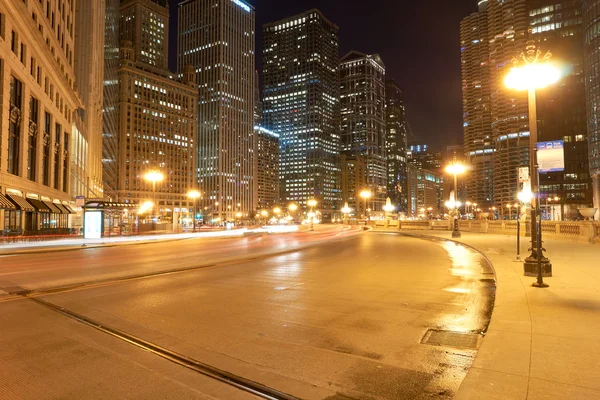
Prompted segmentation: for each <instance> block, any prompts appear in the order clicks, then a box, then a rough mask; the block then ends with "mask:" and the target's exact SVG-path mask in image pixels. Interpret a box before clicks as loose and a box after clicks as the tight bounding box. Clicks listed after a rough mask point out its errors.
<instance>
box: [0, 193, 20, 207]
mask: <svg viewBox="0 0 600 400" xmlns="http://www.w3.org/2000/svg"><path fill="white" fill-rule="evenodd" d="M15 209H16V207H15V205H14V204H13V203H11V201H10V200H9V199H7V198H6V197H4V195H3V194H2V193H0V210H15Z"/></svg>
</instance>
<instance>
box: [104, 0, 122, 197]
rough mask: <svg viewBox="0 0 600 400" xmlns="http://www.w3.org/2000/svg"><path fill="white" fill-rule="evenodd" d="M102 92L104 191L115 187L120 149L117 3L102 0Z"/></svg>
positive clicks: (110, 193)
mask: <svg viewBox="0 0 600 400" xmlns="http://www.w3.org/2000/svg"><path fill="white" fill-rule="evenodd" d="M105 2H106V3H105V4H106V7H105V13H104V18H105V24H104V93H103V99H102V176H103V178H102V181H103V184H104V193H105V194H106V195H107V197H108V196H114V192H115V190H117V179H118V177H117V168H118V165H117V153H118V152H119V149H118V146H119V110H118V103H119V3H120V0H105Z"/></svg>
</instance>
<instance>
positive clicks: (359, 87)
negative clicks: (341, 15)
mask: <svg viewBox="0 0 600 400" xmlns="http://www.w3.org/2000/svg"><path fill="white" fill-rule="evenodd" d="M340 108H341V132H340V137H341V150H342V151H346V152H350V153H351V154H356V155H362V156H363V157H364V159H365V161H366V163H367V170H366V174H367V177H366V179H365V184H366V185H367V187H366V188H365V189H370V190H371V192H372V193H373V198H372V203H371V204H372V207H373V210H374V211H381V210H382V207H383V206H384V205H385V199H386V195H387V160H386V151H385V150H386V149H385V135H386V130H385V65H384V64H383V61H382V60H381V57H380V56H379V55H378V54H374V55H367V54H363V53H359V52H357V51H351V52H349V53H348V54H346V55H345V56H344V57H342V59H341V60H340ZM344 200H345V201H346V199H344Z"/></svg>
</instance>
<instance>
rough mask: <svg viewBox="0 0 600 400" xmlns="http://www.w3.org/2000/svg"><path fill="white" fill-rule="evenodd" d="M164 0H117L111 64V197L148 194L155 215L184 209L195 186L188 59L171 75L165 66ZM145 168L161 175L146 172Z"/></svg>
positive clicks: (134, 199)
mask: <svg viewBox="0 0 600 400" xmlns="http://www.w3.org/2000/svg"><path fill="white" fill-rule="evenodd" d="M168 17H169V10H168V4H167V3H166V1H161V0H124V1H122V2H121V8H120V15H119V32H120V37H121V38H122V40H121V42H120V44H119V58H118V59H119V64H118V72H117V78H118V82H119V84H118V96H117V99H118V103H117V106H116V108H117V114H118V123H117V126H118V144H117V147H116V148H117V153H116V165H117V168H116V178H117V180H116V188H115V189H114V191H113V193H112V195H113V196H114V198H116V199H117V200H118V201H121V202H128V203H142V202H144V201H146V200H155V201H156V202H157V205H156V206H155V208H154V213H155V214H157V215H165V214H169V215H170V214H171V213H172V212H185V211H186V210H187V209H189V206H191V202H192V200H191V199H189V198H188V197H187V192H188V191H189V190H190V189H192V188H195V187H196V185H195V176H196V151H195V149H196V118H197V99H198V97H197V90H196V86H195V83H194V82H195V74H194V71H193V69H192V67H191V66H189V65H188V66H186V67H185V68H182V73H181V78H180V79H177V78H176V77H175V76H173V75H172V74H171V73H170V72H169V71H168V70H167V62H166V60H167V54H166V51H167V47H166V44H165V42H166V41H168V30H167V27H168ZM150 171H157V172H159V173H161V174H162V176H163V180H162V181H161V182H158V183H156V185H155V187H153V183H152V182H151V181H149V180H147V179H146V175H147V174H148V172H150Z"/></svg>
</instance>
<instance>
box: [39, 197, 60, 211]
mask: <svg viewBox="0 0 600 400" xmlns="http://www.w3.org/2000/svg"><path fill="white" fill-rule="evenodd" d="M42 203H44V204H45V205H46V207H48V208H49V209H50V212H51V213H54V214H62V213H63V212H62V210H61V209H60V208H58V207H56V204H54V203H52V202H51V201H43V200H42Z"/></svg>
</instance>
